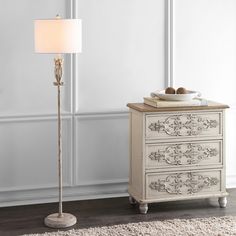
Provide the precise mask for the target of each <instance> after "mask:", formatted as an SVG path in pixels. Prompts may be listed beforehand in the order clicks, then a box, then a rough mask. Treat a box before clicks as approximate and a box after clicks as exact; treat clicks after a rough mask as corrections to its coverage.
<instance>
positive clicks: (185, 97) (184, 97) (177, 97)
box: [151, 90, 201, 101]
mask: <svg viewBox="0 0 236 236" xmlns="http://www.w3.org/2000/svg"><path fill="white" fill-rule="evenodd" d="M151 96H152V97H159V98H160V99H163V100H168V101H190V100H192V99H193V98H196V97H200V96H201V94H200V93H199V92H197V91H191V90H187V93H186V94H166V93H165V90H161V91H156V92H153V93H151Z"/></svg>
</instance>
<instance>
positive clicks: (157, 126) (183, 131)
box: [148, 114, 219, 136]
mask: <svg viewBox="0 0 236 236" xmlns="http://www.w3.org/2000/svg"><path fill="white" fill-rule="evenodd" d="M218 125H219V123H218V122H217V120H211V119H207V118H203V117H201V116H199V115H195V114H182V115H172V116H169V117H167V118H166V119H165V120H164V121H160V120H158V121H157V122H154V123H151V124H150V125H149V126H148V128H149V129H150V130H151V131H157V132H158V133H160V132H165V133H166V134H168V135H170V136H193V135H199V134H201V132H202V131H204V130H208V129H211V128H216V127H217V126H218Z"/></svg>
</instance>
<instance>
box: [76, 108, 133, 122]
mask: <svg viewBox="0 0 236 236" xmlns="http://www.w3.org/2000/svg"><path fill="white" fill-rule="evenodd" d="M128 115H129V111H128V110H119V111H100V112H84V113H82V112H81V113H77V114H75V117H76V118H78V119H80V120H82V119H86V120H87V119H106V118H123V117H127V118H128Z"/></svg>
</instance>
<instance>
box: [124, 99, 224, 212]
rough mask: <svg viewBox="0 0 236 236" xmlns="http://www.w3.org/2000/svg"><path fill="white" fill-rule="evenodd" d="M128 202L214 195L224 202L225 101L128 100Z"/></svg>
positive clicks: (142, 204) (143, 206)
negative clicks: (172, 104) (163, 103)
mask: <svg viewBox="0 0 236 236" xmlns="http://www.w3.org/2000/svg"><path fill="white" fill-rule="evenodd" d="M128 107H129V108H130V173H129V188H128V191H129V194H130V203H131V204H135V203H139V209H140V212H141V213H143V214H146V213H147V211H148V203H153V202H163V201H176V200H184V199H186V200H187V199H198V198H210V197H217V198H218V201H219V205H220V206H221V207H226V204H227V199H226V196H227V195H228V193H227V192H226V187H225V154H224V153H225V150H224V149H225V148H224V146H225V139H224V137H225V130H224V119H225V118H224V116H225V114H224V113H225V109H226V108H228V106H226V105H223V104H219V103H215V102H209V105H208V106H204V107H197V106H196V107H185V108H184V107H176V108H168V107H161V108H153V107H151V106H148V105H145V104H142V103H129V104H128Z"/></svg>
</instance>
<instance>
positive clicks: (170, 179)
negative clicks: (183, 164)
mask: <svg viewBox="0 0 236 236" xmlns="http://www.w3.org/2000/svg"><path fill="white" fill-rule="evenodd" d="M220 191H221V170H214V171H213V170H212V171H193V172H186V171H183V172H164V173H161V174H147V175H146V197H147V198H149V199H150V198H158V199H161V198H180V197H181V196H185V197H186V196H191V195H201V194H202V195H203V194H207V193H213V192H214V193H219V192H220Z"/></svg>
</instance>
